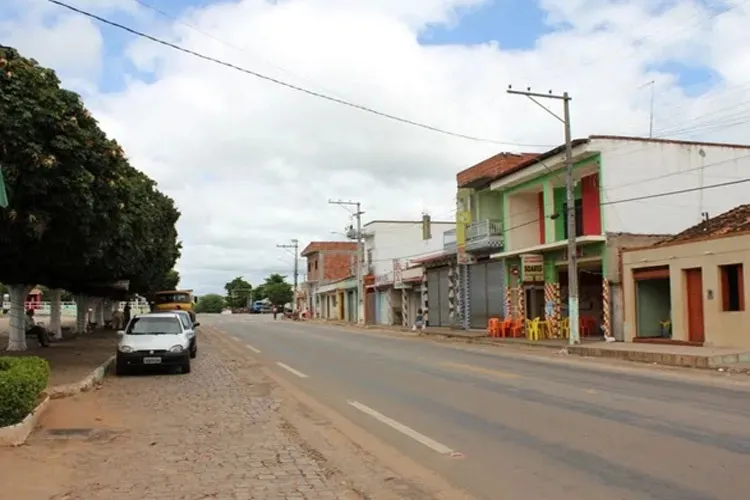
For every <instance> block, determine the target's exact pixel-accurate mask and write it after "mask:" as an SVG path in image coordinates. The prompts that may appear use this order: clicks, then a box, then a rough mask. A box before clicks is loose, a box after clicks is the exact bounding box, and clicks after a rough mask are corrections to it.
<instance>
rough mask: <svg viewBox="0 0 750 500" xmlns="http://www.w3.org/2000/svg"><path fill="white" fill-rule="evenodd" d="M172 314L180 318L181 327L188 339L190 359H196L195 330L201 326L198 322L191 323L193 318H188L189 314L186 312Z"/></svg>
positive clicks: (196, 336)
mask: <svg viewBox="0 0 750 500" xmlns="http://www.w3.org/2000/svg"><path fill="white" fill-rule="evenodd" d="M172 312H173V313H174V314H176V315H177V316H178V317H179V318H180V321H182V326H183V327H184V328H185V332H186V333H187V336H188V338H189V339H190V357H191V358H194V357H196V356H197V355H198V335H197V333H196V331H195V329H196V328H198V327H199V326H201V324H200V323H199V322H198V321H193V318H191V317H190V313H188V312H187V311H172Z"/></svg>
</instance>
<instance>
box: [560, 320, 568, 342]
mask: <svg viewBox="0 0 750 500" xmlns="http://www.w3.org/2000/svg"><path fill="white" fill-rule="evenodd" d="M557 331H558V332H559V333H561V334H562V338H564V339H569V338H570V321H569V320H568V318H564V319H561V320H560V322H559V323H558V324H557Z"/></svg>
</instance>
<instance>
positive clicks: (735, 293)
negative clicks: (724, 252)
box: [719, 264, 745, 311]
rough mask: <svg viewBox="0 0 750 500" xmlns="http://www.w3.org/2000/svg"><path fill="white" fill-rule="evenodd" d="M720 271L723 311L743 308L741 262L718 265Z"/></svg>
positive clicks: (743, 286)
mask: <svg viewBox="0 0 750 500" xmlns="http://www.w3.org/2000/svg"><path fill="white" fill-rule="evenodd" d="M719 270H720V272H721V305H722V309H723V310H724V311H744V310H745V283H744V281H745V280H744V276H743V270H742V264H729V265H727V266H719Z"/></svg>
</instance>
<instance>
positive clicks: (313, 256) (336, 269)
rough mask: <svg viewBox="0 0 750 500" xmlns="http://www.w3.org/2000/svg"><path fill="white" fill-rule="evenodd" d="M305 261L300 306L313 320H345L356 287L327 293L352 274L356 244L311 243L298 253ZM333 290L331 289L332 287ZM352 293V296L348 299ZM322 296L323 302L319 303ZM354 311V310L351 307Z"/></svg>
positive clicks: (353, 272)
mask: <svg viewBox="0 0 750 500" xmlns="http://www.w3.org/2000/svg"><path fill="white" fill-rule="evenodd" d="M300 255H301V256H302V257H305V259H306V260H307V279H306V280H305V282H304V283H303V284H302V286H301V289H302V291H303V294H304V297H303V303H304V305H303V307H302V309H303V310H304V309H307V310H308V312H309V314H310V316H311V317H314V318H331V319H345V318H344V316H345V315H346V313H347V312H348V308H346V309H345V308H344V306H345V305H346V304H347V303H350V302H352V301H354V303H355V304H356V285H355V286H354V287H345V286H342V287H341V293H336V294H333V295H332V296H329V295H331V294H328V293H327V292H328V290H327V288H330V285H331V284H332V283H342V282H344V281H346V280H347V279H349V280H350V281H352V280H351V277H352V276H354V274H355V265H356V262H357V244H356V243H354V242H348V241H313V242H310V244H309V245H307V246H306V247H305V248H304V249H303V250H302V252H301V253H300ZM334 288H335V287H334ZM352 294H354V295H355V297H354V298H353V297H352ZM324 295H325V299H326V300H322V299H323V296H324ZM354 309H355V310H356V307H354Z"/></svg>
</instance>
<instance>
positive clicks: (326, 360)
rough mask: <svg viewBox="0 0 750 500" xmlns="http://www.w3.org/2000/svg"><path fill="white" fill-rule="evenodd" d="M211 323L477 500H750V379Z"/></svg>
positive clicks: (325, 330) (321, 329)
mask: <svg viewBox="0 0 750 500" xmlns="http://www.w3.org/2000/svg"><path fill="white" fill-rule="evenodd" d="M201 321H202V322H203V323H204V324H206V325H213V326H216V327H218V328H220V329H222V330H223V331H225V332H227V333H229V334H230V335H232V336H234V337H236V338H237V339H238V340H239V341H240V342H243V343H245V344H247V346H248V350H249V352H250V353H251V354H252V355H254V356H257V357H258V358H259V359H260V360H262V361H263V362H264V363H266V364H268V365H269V366H271V367H273V368H274V370H275V371H277V372H278V373H279V374H280V375H283V376H285V377H287V378H288V379H289V380H290V381H293V382H294V383H295V384H296V385H297V386H298V387H300V388H301V389H302V390H304V391H306V392H307V393H309V394H310V395H312V396H314V397H315V398H317V399H318V400H319V401H321V402H322V403H324V404H326V405H327V406H329V407H331V408H333V409H335V410H336V411H338V412H340V413H341V414H343V415H344V416H345V417H347V418H349V419H351V420H352V421H354V422H355V423H357V424H358V425H359V426H361V427H362V428H364V429H366V430H367V431H368V432H370V433H372V434H373V435H375V436H377V437H378V438H380V439H382V440H383V441H385V442H387V443H388V444H390V445H391V446H394V447H396V448H397V449H398V450H400V451H401V452H402V453H404V454H406V455H407V456H409V457H410V458H412V459H413V460H415V461H417V462H419V463H420V464H422V465H424V466H426V467H428V468H430V469H432V470H434V471H435V472H437V473H439V474H440V475H441V476H443V477H444V478H445V479H446V480H448V481H449V482H450V483H452V484H454V485H455V486H457V487H459V488H462V489H464V490H466V491H468V492H469V493H471V494H472V495H474V496H475V497H476V498H480V499H491V500H498V499H511V500H515V499H533V500H541V499H554V500H566V499H575V500H589V499H591V500H601V499H608V500H610V499H612V500H614V499H627V500H630V499H633V500H636V499H638V500H641V499H660V500H708V499H727V500H730V499H731V500H738V499H742V498H750V493H748V491H750V379H748V384H747V385H743V384H742V383H734V384H732V385H730V384H725V383H723V382H721V381H716V382H714V379H712V378H706V382H705V383H704V382H700V381H696V380H695V378H696V377H695V376H686V377H685V379H683V380H680V379H679V378H678V377H679V373H680V372H678V374H677V376H675V374H671V375H664V374H661V373H655V372H654V371H653V370H650V369H649V368H648V367H644V368H640V367H636V368H635V369H631V370H609V369H607V368H606V367H604V368H601V367H594V366H590V364H589V365H587V364H585V363H581V362H576V361H574V360H572V359H571V360H570V362H566V361H563V362H559V361H558V362H551V361H549V360H545V359H535V358H533V357H528V356H523V355H519V354H517V353H513V352H512V351H511V352H508V351H506V350H503V349H497V348H491V347H486V348H484V349H482V348H457V347H455V346H452V345H446V344H439V343H435V342H430V341H427V340H424V339H416V338H399V337H396V336H391V335H382V334H374V333H365V332H352V331H346V330H344V329H341V328H338V327H329V326H325V325H321V324H308V323H296V322H291V321H285V320H277V321H274V320H273V319H271V317H270V316H269V315H264V316H250V315H242V316H240V315H237V316H203V317H201Z"/></svg>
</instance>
